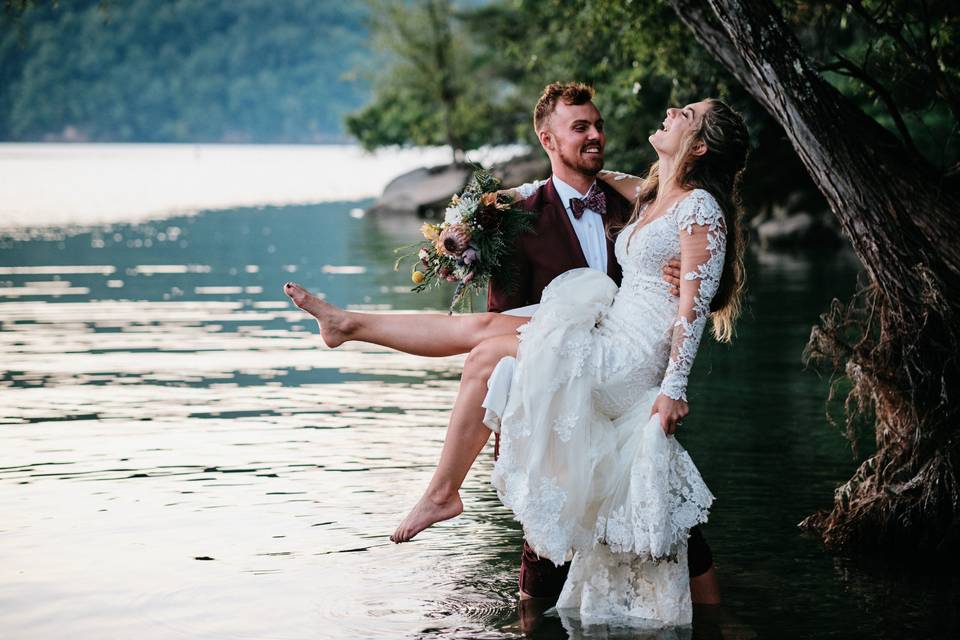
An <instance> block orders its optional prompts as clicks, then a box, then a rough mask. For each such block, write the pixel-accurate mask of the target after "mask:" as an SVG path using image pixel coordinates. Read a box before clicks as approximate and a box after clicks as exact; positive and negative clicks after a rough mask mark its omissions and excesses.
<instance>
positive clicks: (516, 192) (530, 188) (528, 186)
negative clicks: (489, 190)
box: [497, 180, 547, 202]
mask: <svg viewBox="0 0 960 640" xmlns="http://www.w3.org/2000/svg"><path fill="white" fill-rule="evenodd" d="M546 182H547V181H546V180H535V181H534V182H526V183H524V184H522V185H520V186H519V187H513V188H510V189H501V190H500V191H498V192H497V193H504V194H506V195H508V196H510V200H511V201H513V202H516V201H518V200H526V199H527V198H529V197H530V196H532V195H533V194H534V193H535V192H536V190H537V189H539V188H540V187H542V186H543V185H544V184H546Z"/></svg>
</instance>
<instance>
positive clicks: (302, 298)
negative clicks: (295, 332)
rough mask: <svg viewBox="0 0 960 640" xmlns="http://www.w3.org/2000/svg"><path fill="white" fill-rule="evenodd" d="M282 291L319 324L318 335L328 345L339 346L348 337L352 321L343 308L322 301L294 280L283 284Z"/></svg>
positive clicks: (331, 346)
mask: <svg viewBox="0 0 960 640" xmlns="http://www.w3.org/2000/svg"><path fill="white" fill-rule="evenodd" d="M283 292H284V293H285V294H287V296H288V297H289V298H290V299H291V300H293V304H295V305H297V306H298V307H300V308H301V309H303V310H304V311H306V312H307V313H309V314H310V315H312V316H313V317H314V318H316V319H317V324H319V325H320V337H321V338H323V342H324V343H325V344H326V345H327V346H328V347H330V348H331V349H332V348H334V347H339V346H340V345H341V344H343V343H344V342H346V341H347V340H348V339H349V334H350V332H351V331H352V325H353V321H351V320H350V319H349V318H348V317H347V313H346V312H345V311H344V310H343V309H338V308H337V307H335V306H333V305H332V304H330V303H329V302H324V301H323V300H321V299H320V298H318V297H317V296H315V295H313V294H312V293H310V292H309V291H307V290H306V289H304V288H303V287H301V286H300V285H298V284H296V283H295V282H288V283H287V284H285V285H283Z"/></svg>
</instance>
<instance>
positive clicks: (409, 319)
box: [283, 282, 529, 357]
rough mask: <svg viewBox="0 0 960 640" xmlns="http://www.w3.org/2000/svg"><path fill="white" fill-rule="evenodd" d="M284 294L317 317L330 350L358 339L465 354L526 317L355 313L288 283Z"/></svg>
mask: <svg viewBox="0 0 960 640" xmlns="http://www.w3.org/2000/svg"><path fill="white" fill-rule="evenodd" d="M283 292H284V293H285V294H287V295H288V296H289V297H290V299H291V300H293V303H294V304H295V305H297V306H298V307H300V308H301V309H303V310H304V311H306V312H307V313H309V314H310V315H312V316H313V317H314V318H316V319H317V323H318V324H319V325H320V336H321V337H322V338H323V341H324V343H326V345H327V346H328V347H331V348H332V347H338V346H340V345H341V344H343V343H344V342H346V341H347V340H359V341H361V342H371V343H373V344H379V345H382V346H384V347H390V348H391V349H396V350H397V351H403V352H405V353H410V354H413V355H416V356H432V357H436V356H452V355H456V354H458V353H468V352H469V351H470V350H471V349H473V348H474V347H476V346H477V345H478V344H480V343H481V342H483V341H484V340H486V339H487V338H492V337H494V336H500V335H505V334H511V335H512V334H514V333H515V332H516V330H517V327H519V326H520V325H522V324H525V323H526V322H527V321H528V320H529V318H525V317H519V316H507V315H503V314H499V313H468V314H464V315H459V316H450V315H447V314H445V313H416V314H414V313H410V314H406V313H389V314H388V313H357V312H354V311H345V310H343V309H340V308H339V307H335V306H334V305H332V304H330V303H329V302H325V301H323V300H321V299H320V298H318V297H317V296H315V295H313V294H311V293H310V292H309V291H307V290H306V289H304V288H303V287H301V286H300V285H298V284H294V283H292V282H288V283H287V284H285V285H284V286H283Z"/></svg>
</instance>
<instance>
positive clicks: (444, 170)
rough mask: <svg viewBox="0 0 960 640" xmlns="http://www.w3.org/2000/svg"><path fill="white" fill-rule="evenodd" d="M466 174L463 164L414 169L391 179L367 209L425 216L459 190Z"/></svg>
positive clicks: (467, 173)
mask: <svg viewBox="0 0 960 640" xmlns="http://www.w3.org/2000/svg"><path fill="white" fill-rule="evenodd" d="M469 177H470V171H469V169H468V168H466V167H463V166H456V165H445V166H440V167H430V168H420V169H414V170H413V171H410V172H408V173H404V174H403V175H400V176H397V177H396V178H394V179H393V180H391V181H390V182H389V183H388V184H387V186H386V187H385V188H384V190H383V194H381V195H380V197H379V198H377V201H376V202H374V203H373V206H371V207H370V209H369V211H370V212H371V213H414V214H417V215H419V216H428V214H429V213H430V212H432V211H436V210H438V209H439V210H443V209H444V208H445V207H446V205H447V203H448V202H449V201H450V196H452V195H453V194H455V193H458V192H459V191H461V190H463V187H464V185H466V184H467V179H468V178H469Z"/></svg>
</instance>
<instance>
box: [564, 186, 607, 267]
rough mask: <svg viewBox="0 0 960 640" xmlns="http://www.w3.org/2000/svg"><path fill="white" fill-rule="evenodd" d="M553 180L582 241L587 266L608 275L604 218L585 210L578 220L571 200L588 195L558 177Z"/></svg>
mask: <svg viewBox="0 0 960 640" xmlns="http://www.w3.org/2000/svg"><path fill="white" fill-rule="evenodd" d="M552 180H553V186H554V187H556V189H557V194H558V195H559V196H560V200H561V202H563V206H564V207H566V209H567V217H568V218H570V224H572V225H573V230H574V231H575V232H576V234H577V239H578V240H579V241H580V248H582V249H583V255H584V257H585V258H586V259H587V265H588V266H589V267H590V268H591V269H596V270H597V271H603V272H604V273H606V272H607V232H606V230H605V229H604V228H603V216H601V215H600V214H599V213H597V212H596V211H594V210H593V209H584V211H583V215H582V216H580V219H579V220H577V218H576V217H575V216H574V215H573V210H572V209H571V208H570V200H571V198H585V197H586V195H587V194H585V193H580V192H579V191H577V190H576V189H574V188H573V187H571V186H570V185H568V184H567V183H566V182H564V181H563V180H561V179H560V178H558V177H557V176H553V177H552ZM594 184H596V183H594ZM588 191H589V190H588Z"/></svg>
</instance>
